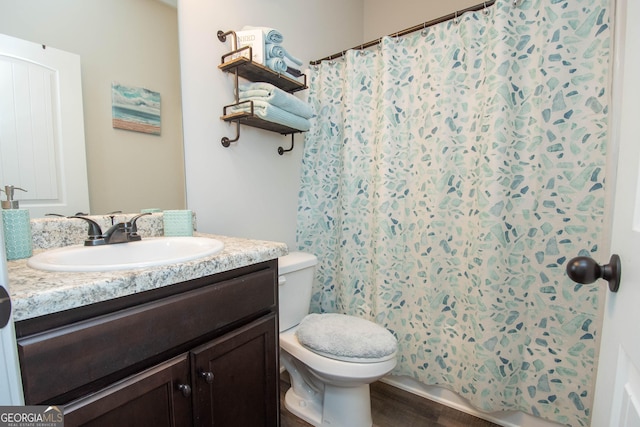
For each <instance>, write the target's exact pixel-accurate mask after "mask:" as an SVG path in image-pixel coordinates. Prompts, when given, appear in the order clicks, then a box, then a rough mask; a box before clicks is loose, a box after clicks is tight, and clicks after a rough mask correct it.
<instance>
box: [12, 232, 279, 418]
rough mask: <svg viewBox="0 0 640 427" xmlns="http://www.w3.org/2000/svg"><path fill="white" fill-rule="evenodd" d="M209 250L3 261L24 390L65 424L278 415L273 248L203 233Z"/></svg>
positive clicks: (276, 254)
mask: <svg viewBox="0 0 640 427" xmlns="http://www.w3.org/2000/svg"><path fill="white" fill-rule="evenodd" d="M212 237H215V238H217V239H220V240H222V241H223V242H224V244H225V248H224V250H223V251H222V252H221V253H219V254H216V255H213V256H210V257H207V258H203V259H200V260H195V261H190V262H186V263H180V264H173V265H170V266H164V267H154V268H148V269H142V270H131V271H113V272H102V273H58V272H44V271H39V270H34V269H30V268H29V267H27V266H26V261H25V260H20V261H12V262H10V263H9V277H10V285H11V294H12V301H13V304H14V318H15V321H16V334H17V339H18V352H19V357H20V362H21V370H22V372H21V373H22V378H23V385H24V392H25V400H26V404H28V405H36V404H37V405H41V404H47V405H60V406H64V408H65V409H64V412H65V425H68V426H73V425H80V424H86V423H89V424H91V425H101V426H102V425H104V426H113V425H154V426H156V425H159V426H162V425H167V426H174V425H179V426H191V425H198V426H200V425H221V426H228V425H233V426H277V425H278V423H279V403H278V402H279V399H278V381H279V368H278V317H277V313H278V292H277V286H278V285H277V282H278V280H277V278H278V265H277V258H278V257H279V256H282V255H285V254H286V253H287V248H286V246H285V245H284V244H280V243H273V242H264V241H253V240H246V239H232V238H226V237H221V236H212Z"/></svg>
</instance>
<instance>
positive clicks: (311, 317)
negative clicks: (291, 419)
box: [278, 252, 397, 427]
mask: <svg viewBox="0 0 640 427" xmlns="http://www.w3.org/2000/svg"><path fill="white" fill-rule="evenodd" d="M316 264H317V259H316V257H315V256H313V255H311V254H307V253H304V252H291V253H290V254H289V255H287V256H284V257H280V258H279V259H278V274H279V280H278V281H279V285H280V287H279V295H280V296H279V304H280V309H279V315H280V363H281V366H283V367H284V368H285V369H286V370H287V371H288V372H289V376H290V377H291V388H290V389H289V390H288V391H287V393H286V396H285V406H286V408H287V409H288V410H289V411H290V412H291V413H293V414H295V415H296V416H298V417H300V418H302V419H303V420H305V421H307V422H308V423H310V424H312V425H314V426H332V427H339V426H344V427H371V425H372V421H371V399H370V397H369V384H371V383H372V382H374V381H376V380H378V379H380V378H382V377H383V376H384V375H386V374H388V373H389V372H391V370H392V369H393V368H394V367H395V366H396V352H397V341H396V339H395V337H394V336H393V334H391V332H389V331H388V330H387V329H385V328H383V327H382V326H379V325H377V324H375V323H373V322H370V321H368V320H364V319H361V318H357V317H353V316H347V315H342V314H309V305H310V303H311V287H312V284H313V278H314V270H315V266H316Z"/></svg>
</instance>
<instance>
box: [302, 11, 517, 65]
mask: <svg viewBox="0 0 640 427" xmlns="http://www.w3.org/2000/svg"><path fill="white" fill-rule="evenodd" d="M516 1H517V0H514V3H515V2H516ZM495 2H496V0H488V1H485V2H482V3H480V4H477V5H475V6H471V7H468V8H466V9H462V10H458V11H456V12H453V13H450V14H449V15H445V16H441V17H440V18H436V19H433V20H431V21H428V22H424V23H422V24H418V25H414V26H413V27H411V28H406V29H404V30H402V31H398V32H396V33H393V34H389V37H400V36H406V35H407V34H411V33H413V32H415V31H420V30H423V29H425V28H427V27H431V26H433V25H437V24H440V23H442V22H446V21H449V20H451V19H455V18H457V17H458V16H460V15H462V14H463V13H466V12H476V11H478V10H482V9H486V8H487V7H489V6H491V5H493V4H494V3H495ZM381 41H382V38H378V39H375V40H372V41H370V42H367V43H363V44H361V45H358V46H354V47H352V48H351V49H347V50H352V49H366V48H369V47H371V46H375V45H377V44H379V43H380V42H381ZM345 52H346V50H343V51H341V52H338V53H334V54H333V55H329V56H327V57H325V58H322V59H317V60H315V61H310V62H309V64H311V65H318V64H319V63H321V62H322V61H327V60H331V59H336V58H340V57H342V56H344V54H345Z"/></svg>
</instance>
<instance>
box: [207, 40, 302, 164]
mask: <svg viewBox="0 0 640 427" xmlns="http://www.w3.org/2000/svg"><path fill="white" fill-rule="evenodd" d="M228 35H232V36H233V39H232V46H233V50H232V51H231V52H229V53H226V54H224V55H223V56H222V58H221V61H220V62H221V63H220V65H218V68H219V69H220V70H221V71H224V72H226V73H230V74H234V75H235V98H236V99H235V101H236V102H235V104H232V105H227V106H225V107H224V109H223V115H222V116H221V117H220V119H221V120H224V121H225V122H235V123H236V125H237V126H236V137H235V138H234V139H229V138H227V137H226V136H225V137H223V138H222V140H221V142H222V145H223V146H224V147H229V146H230V145H231V143H232V142H236V141H238V139H240V125H245V126H251V127H255V128H259V129H264V130H268V131H271V132H277V133H280V134H282V135H291V148H288V149H284V148H282V147H278V154H280V155H282V154H284V153H286V152H288V151H291V150H293V134H295V133H301V132H303V131H301V130H299V129H294V128H291V127H288V126H284V125H281V124H279V123H274V122H270V121H267V120H264V119H262V118H261V117H258V116H256V115H255V114H253V103H252V105H251V112H234V113H231V114H227V113H226V112H227V108H229V107H232V106H234V105H238V104H240V101H239V98H238V78H239V77H242V78H244V79H246V80H249V81H252V82H266V83H270V84H272V85H274V86H276V87H278V88H280V89H282V90H284V91H286V92H289V93H293V92H297V91H299V90H304V89H307V76H306V75H303V76H302V78H303V81H298V80H295V79H293V78H291V77H289V76H286V75H284V74H281V73H277V72H275V71H273V70H272V69H270V68H268V67H265V66H264V65H262V64H258V63H256V62H254V61H253V60H252V59H251V58H253V52H252V49H251V46H245V47H241V48H240V49H237V48H236V47H237V45H238V43H237V37H236V34H235V32H234V31H227V32H226V33H225V32H223V31H218V39H219V40H220V41H221V42H225V41H226V39H227V36H228ZM245 102H246V101H245Z"/></svg>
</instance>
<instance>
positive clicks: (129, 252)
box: [27, 237, 224, 271]
mask: <svg viewBox="0 0 640 427" xmlns="http://www.w3.org/2000/svg"><path fill="white" fill-rule="evenodd" d="M223 248H224V243H222V242H221V241H220V240H216V239H209V238H207V237H150V238H146V239H145V238H143V239H142V240H140V241H138V242H129V243H118V244H112V245H104V246H82V245H74V246H66V247H64V248H57V249H51V250H48V251H46V252H42V253H39V254H37V255H34V256H33V257H31V258H29V260H28V261H27V265H28V266H29V267H32V268H36V269H38V270H47V271H112V270H131V269H136V268H145V267H153V266H158V265H167V264H174V263H177V262H185V261H191V260H194V259H198V258H203V257H206V256H209V255H213V254H216V253H218V252H220V251H221V250H222V249H223Z"/></svg>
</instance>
